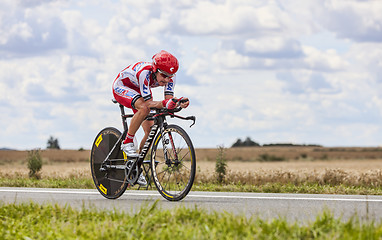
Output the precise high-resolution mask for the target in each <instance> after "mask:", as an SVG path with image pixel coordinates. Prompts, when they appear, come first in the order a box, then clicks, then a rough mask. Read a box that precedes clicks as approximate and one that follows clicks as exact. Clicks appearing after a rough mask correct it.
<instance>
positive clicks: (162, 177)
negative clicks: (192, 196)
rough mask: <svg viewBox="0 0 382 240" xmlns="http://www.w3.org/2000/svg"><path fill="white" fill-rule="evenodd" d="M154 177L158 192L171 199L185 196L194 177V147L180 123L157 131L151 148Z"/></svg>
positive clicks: (174, 199)
mask: <svg viewBox="0 0 382 240" xmlns="http://www.w3.org/2000/svg"><path fill="white" fill-rule="evenodd" d="M151 169H152V178H153V180H154V183H155V186H156V188H157V189H158V191H159V193H160V194H161V195H162V196H163V197H164V198H166V199H167V200H169V201H179V200H181V199H183V198H184V197H185V196H186V195H187V194H188V193H189V191H190V190H191V187H192V184H193V183H194V178H195V169H196V159H195V150H194V147H193V145H192V142H191V139H190V137H189V136H188V135H187V133H186V132H185V131H184V130H183V129H182V128H181V127H179V126H177V125H168V126H167V127H166V129H165V130H164V131H163V133H158V135H157V137H156V138H155V140H154V144H153V147H152V152H151Z"/></svg>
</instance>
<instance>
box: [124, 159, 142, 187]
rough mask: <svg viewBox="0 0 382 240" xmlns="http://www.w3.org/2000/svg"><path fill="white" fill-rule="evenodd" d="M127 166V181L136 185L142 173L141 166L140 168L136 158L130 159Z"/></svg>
mask: <svg viewBox="0 0 382 240" xmlns="http://www.w3.org/2000/svg"><path fill="white" fill-rule="evenodd" d="M125 165H126V168H125V174H126V177H127V181H128V182H129V183H130V184H131V185H134V184H135V183H136V182H137V180H138V177H139V175H140V171H139V168H138V165H137V161H136V160H129V161H127V162H126V164H125Z"/></svg>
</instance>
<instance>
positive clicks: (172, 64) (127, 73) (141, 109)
mask: <svg viewBox="0 0 382 240" xmlns="http://www.w3.org/2000/svg"><path fill="white" fill-rule="evenodd" d="M152 60H153V61H152V62H137V63H134V64H131V65H129V66H128V67H127V68H125V69H124V70H122V71H121V72H120V73H119V74H118V76H117V78H116V79H115V80H114V83H113V94H114V98H115V99H116V100H117V101H118V102H119V103H120V104H122V105H123V106H125V107H127V108H130V109H132V110H133V112H134V116H133V117H132V119H131V121H130V126H129V128H128V129H129V130H128V132H127V135H126V139H125V140H124V141H123V143H122V144H121V149H122V150H123V151H124V152H125V153H126V155H127V156H128V157H138V154H137V152H136V150H135V146H134V141H133V140H134V136H135V133H136V132H137V130H138V129H139V127H140V126H141V125H142V128H143V131H144V133H145V135H144V137H143V139H142V141H141V143H140V146H139V150H141V149H142V148H143V144H144V143H145V142H146V139H147V137H148V135H149V133H150V128H151V126H152V125H153V121H148V120H145V118H146V116H147V115H148V114H149V113H150V108H163V107H166V108H168V109H174V108H176V107H178V106H180V107H182V108H186V107H188V105H189V100H188V98H179V99H178V98H175V97H174V87H175V82H176V75H175V73H176V72H177V71H178V69H179V62H178V60H177V59H176V57H175V56H173V55H172V54H171V53H169V52H166V51H164V50H162V51H160V52H159V53H157V54H155V55H154V56H153V57H152ZM159 86H163V87H164V100H162V101H154V100H153V97H152V93H151V88H154V87H159ZM174 100H175V101H174ZM180 100H182V102H180ZM143 180H144V181H143ZM145 182H146V181H145V179H144V177H143V175H141V176H140V177H139V179H138V184H140V185H146V183H145ZM141 183H142V184H141ZM143 183H144V184H143Z"/></svg>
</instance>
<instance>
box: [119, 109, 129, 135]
mask: <svg viewBox="0 0 382 240" xmlns="http://www.w3.org/2000/svg"><path fill="white" fill-rule="evenodd" d="M119 109H121V117H122V124H123V129H124V130H125V131H126V132H127V130H128V126H127V121H126V120H127V119H126V117H125V115H126V114H125V108H124V106H123V105H122V104H119Z"/></svg>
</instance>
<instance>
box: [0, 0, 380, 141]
mask: <svg viewBox="0 0 382 240" xmlns="http://www.w3.org/2000/svg"><path fill="white" fill-rule="evenodd" d="M381 10H382V9H381V4H380V3H379V1H345V2H344V1H335V0H332V1H325V2H324V3H322V1H319V0H317V1H298V2H295V1H292V2H291V1H284V0H280V1H266V0H264V1H251V0H215V1H204V0H197V1H188V0H187V1H176V0H161V1H150V2H147V1H146V2H143V1H132V0H124V1H114V2H104V1H101V0H97V1H91V0H82V1H48V2H47V1H38V0H35V1H2V2H1V3H0V79H1V81H0V103H1V104H0V110H1V111H2V113H3V117H2V118H1V120H0V124H1V125H2V126H5V127H4V132H5V134H2V137H1V138H0V147H2V146H8V147H15V148H32V147H38V146H39V147H45V144H46V140H47V139H48V137H49V136H50V135H55V137H58V138H59V139H60V141H61V142H62V143H61V145H62V147H64V148H77V147H81V146H83V147H86V148H89V145H90V144H91V143H92V141H93V137H94V136H95V134H96V133H97V131H98V130H100V129H101V128H103V127H105V126H109V125H111V126H117V127H118V126H120V119H119V112H118V111H119V110H118V107H117V106H115V105H113V104H112V103H111V101H110V99H111V98H112V93H111V84H112V82H113V80H114V78H115V76H116V75H117V73H118V72H119V71H120V70H121V69H123V68H125V67H126V66H127V65H129V64H130V63H132V62H134V61H137V60H146V61H150V58H151V56H152V55H153V54H154V53H155V52H157V51H159V50H161V49H166V50H168V51H170V52H172V53H174V54H175V55H176V56H177V57H178V59H179V60H180V62H181V68H180V72H179V73H178V84H177V86H176V95H177V96H186V97H189V98H190V99H191V106H190V108H189V109H187V110H185V111H184V114H195V115H196V116H197V119H198V121H197V125H196V126H195V127H193V128H192V129H187V130H188V131H189V132H190V134H191V135H192V137H193V139H194V142H195V145H196V146H198V147H199V146H200V147H215V146H216V145H218V144H222V143H224V144H226V145H230V144H231V143H232V142H233V141H235V140H236V138H238V137H246V136H251V137H252V138H254V139H256V140H257V141H259V142H261V143H267V142H277V141H282V142H288V141H294V142H298V143H318V144H325V145H380V144H381V142H382V137H380V136H382V134H381V133H382V129H381V128H380V127H379V125H378V124H379V123H380V122H381V120H382V110H381V109H382V108H381V105H382V104H381V103H382V97H381V86H382V78H381V76H382V70H381V69H382V68H381V67H382V61H381V59H382V50H380V49H382V48H381V46H382V44H381V41H382V39H381V38H380V36H382V34H381V30H380V25H381V24H380V23H381V15H380V14H379V13H380V12H381ZM344 46H345V47H344ZM162 94H163V93H162V91H161V90H160V89H159V90H157V89H156V91H155V98H156V99H159V98H161V97H162ZM31 125H32V126H33V128H30V127H28V126H31ZM185 126H188V125H187V124H186V125H185ZM360 131H362V134H359V132H360ZM19 136H23V138H22V141H20V137H19Z"/></svg>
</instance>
